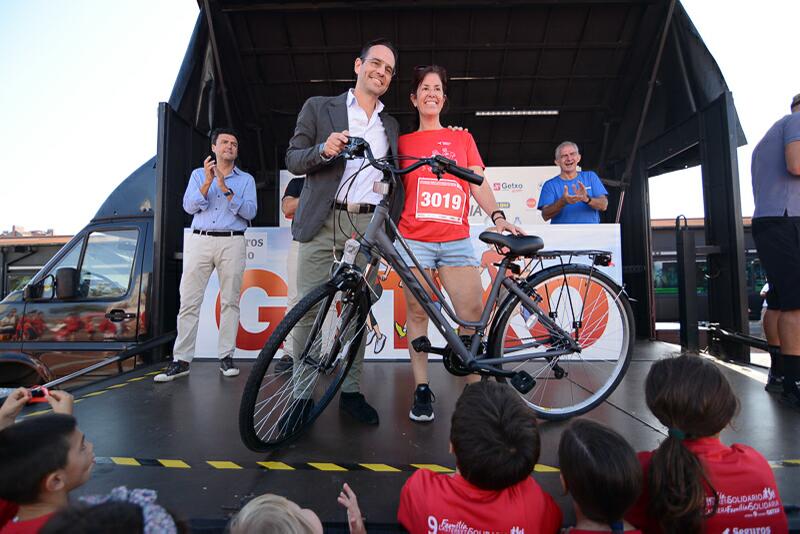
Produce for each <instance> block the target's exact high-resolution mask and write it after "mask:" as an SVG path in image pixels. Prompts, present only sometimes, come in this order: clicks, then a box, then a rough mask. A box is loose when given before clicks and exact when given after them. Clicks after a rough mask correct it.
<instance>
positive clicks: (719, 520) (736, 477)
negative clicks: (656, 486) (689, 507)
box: [625, 438, 789, 534]
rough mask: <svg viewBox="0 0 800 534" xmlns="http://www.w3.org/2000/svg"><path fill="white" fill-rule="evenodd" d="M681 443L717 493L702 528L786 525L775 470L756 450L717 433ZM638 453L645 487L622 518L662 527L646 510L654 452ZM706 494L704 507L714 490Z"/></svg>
mask: <svg viewBox="0 0 800 534" xmlns="http://www.w3.org/2000/svg"><path fill="white" fill-rule="evenodd" d="M684 445H685V446H686V447H687V448H688V449H689V450H690V451H691V452H692V453H694V454H695V455H696V456H697V457H698V458H699V459H700V463H701V464H702V465H703V468H704V469H705V472H706V475H707V476H708V478H709V480H710V482H711V485H712V486H714V489H716V490H717V494H718V495H719V504H718V506H717V512H716V513H715V514H714V515H712V516H711V517H708V518H706V520H705V528H704V530H703V531H704V532H706V533H714V534H716V533H722V532H724V531H725V530H726V529H730V530H729V532H734V531H735V529H738V530H739V531H744V530H743V529H753V530H748V531H747V532H760V531H759V530H758V529H759V528H764V529H767V530H764V532H770V533H771V534H780V533H783V532H788V531H789V525H788V521H787V519H786V514H785V513H784V511H783V504H782V503H781V498H780V496H779V495H778V486H777V484H776V483H775V475H774V474H773V473H772V469H770V467H769V464H768V463H767V461H766V460H765V459H764V457H763V456H761V454H759V453H758V451H756V450H755V449H753V448H751V447H748V446H747V445H741V444H738V443H734V444H733V445H731V446H730V447H728V446H726V445H725V444H723V443H722V442H721V441H720V440H719V439H716V438H701V439H695V440H689V441H685V442H684ZM638 456H639V462H641V464H642V472H643V473H644V480H643V482H644V486H643V487H644V490H643V491H642V496H641V497H640V498H639V501H638V502H637V503H636V504H635V505H634V506H633V508H631V509H630V511H629V512H628V514H627V515H626V517H625V519H627V520H628V522H629V523H631V524H633V525H636V526H637V527H639V528H641V529H642V531H643V532H645V533H657V532H661V529H660V528H659V527H658V521H656V520H655V519H654V518H651V517H649V516H648V514H647V505H648V502H649V498H650V496H649V490H648V487H647V484H648V480H647V479H648V477H647V474H648V470H649V469H650V461H651V459H652V457H653V453H652V452H640V453H639V455H638ZM706 495H707V496H706V511H707V512H710V511H711V508H712V506H713V494H712V493H711V491H710V490H707V494H706Z"/></svg>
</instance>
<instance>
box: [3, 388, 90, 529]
mask: <svg viewBox="0 0 800 534" xmlns="http://www.w3.org/2000/svg"><path fill="white" fill-rule="evenodd" d="M17 391H19V390H17ZM16 393H17V392H14V393H12V395H16ZM26 393H27V392H26ZM27 394H28V395H29V393H27ZM49 396H50V397H52V400H51V399H48V400H50V401H51V402H50V403H51V405H53V407H54V409H55V408H56V407H57V406H58V408H59V409H63V408H64V405H65V404H69V406H68V409H69V410H71V406H72V397H71V396H68V395H67V394H64V393H63V392H51V393H50V395H49ZM59 399H60V401H59ZM93 465H94V452H93V448H92V444H91V442H89V441H88V440H86V439H85V438H84V435H83V433H82V432H81V431H80V430H79V429H78V426H77V422H76V421H75V418H74V417H72V416H71V415H65V414H63V413H54V414H51V415H42V416H39V417H35V418H32V419H26V420H25V421H22V422H20V423H17V424H14V425H11V426H8V427H7V428H5V429H3V430H2V431H0V503H2V502H3V501H7V502H8V503H14V504H13V505H12V506H17V510H16V511H15V512H14V513H15V515H16V516H15V517H14V518H13V519H11V520H10V521H8V522H6V523H5V525H3V526H2V527H0V534H27V533H36V532H38V531H39V529H41V528H42V527H43V526H44V525H45V523H46V522H47V521H48V520H49V519H50V517H51V516H52V515H53V514H54V513H55V512H57V511H58V510H60V509H62V508H65V507H66V506H67V504H68V501H67V496H68V494H69V492H70V491H71V490H73V489H75V488H77V487H79V486H81V485H83V484H84V483H85V482H86V481H87V480H88V479H89V475H90V474H91V471H92V467H93Z"/></svg>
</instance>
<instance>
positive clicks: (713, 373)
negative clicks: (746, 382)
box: [645, 355, 739, 532]
mask: <svg viewBox="0 0 800 534" xmlns="http://www.w3.org/2000/svg"><path fill="white" fill-rule="evenodd" d="M645 398H646V400H647V407H648V408H650V411H651V412H653V415H655V416H656V418H657V419H658V420H659V421H661V424H663V425H664V426H666V427H667V428H668V429H669V435H668V436H667V438H666V439H665V440H664V441H663V442H662V443H661V445H660V446H659V447H658V449H656V451H655V452H654V454H653V458H652V460H651V463H650V470H649V477H648V478H649V489H650V504H649V509H648V511H649V513H650V514H651V515H652V516H653V517H655V518H656V519H657V520H658V521H659V524H660V525H661V527H662V529H663V530H664V531H665V532H701V531H702V529H703V521H704V519H705V517H706V513H705V511H706V492H707V489H706V488H708V490H710V492H711V494H712V495H713V506H712V509H711V512H710V513H709V515H713V514H714V513H716V511H717V505H718V503H719V496H718V494H717V491H716V490H715V489H714V487H713V486H712V485H711V482H710V481H709V479H708V476H706V473H705V471H704V469H703V465H702V464H701V463H700V460H699V459H698V458H697V456H695V455H694V454H693V453H692V452H691V451H689V449H687V448H686V447H685V446H684V444H683V440H684V439H697V438H703V437H708V436H714V435H716V434H718V433H719V432H721V431H722V429H723V428H725V427H726V426H727V425H728V423H730V422H731V419H733V417H734V416H735V415H736V413H737V411H738V410H739V399H737V398H736V395H735V394H734V392H733V389H732V388H731V385H730V383H728V380H727V379H726V378H725V375H723V374H722V372H721V371H720V370H719V369H718V368H717V366H716V365H715V364H714V363H712V362H711V361H709V360H706V359H705V358H703V357H700V356H686V355H684V356H679V357H677V358H668V359H665V360H661V361H658V362H656V363H655V364H653V366H652V367H651V368H650V372H649V373H648V374H647V380H646V382H645Z"/></svg>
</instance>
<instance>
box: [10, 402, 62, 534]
mask: <svg viewBox="0 0 800 534" xmlns="http://www.w3.org/2000/svg"><path fill="white" fill-rule="evenodd" d="M31 397H32V394H31V392H30V390H29V389H27V388H17V389H15V390H14V391H12V392H11V393H10V394H9V395H8V397H6V400H5V401H4V402H3V405H2V406H0V430H3V429H4V428H8V427H10V426H11V425H13V424H14V422H15V421H16V419H17V416H18V415H19V413H20V412H21V411H22V409H23V408H24V407H25V405H26V404H27V403H28V402H29V401H30V400H31ZM45 400H47V402H48V403H49V404H50V406H51V407H52V409H53V412H54V413H61V414H66V415H72V406H73V398H72V395H70V394H69V393H67V392H66V391H56V390H54V391H48V392H47V394H46V396H45ZM18 509H19V507H18V506H17V505H16V504H15V503H13V502H8V501H6V500H4V499H2V498H0V531H2V528H3V527H4V526H5V525H6V523H8V522H9V521H11V520H12V519H14V517H15V516H16V515H17V511H18Z"/></svg>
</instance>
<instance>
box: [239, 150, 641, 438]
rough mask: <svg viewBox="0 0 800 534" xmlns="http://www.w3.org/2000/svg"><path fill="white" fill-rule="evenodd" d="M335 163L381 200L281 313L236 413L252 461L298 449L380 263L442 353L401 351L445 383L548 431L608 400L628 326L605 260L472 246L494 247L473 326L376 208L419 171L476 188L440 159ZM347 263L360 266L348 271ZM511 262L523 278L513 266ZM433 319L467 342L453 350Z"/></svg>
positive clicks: (488, 235) (341, 364) (357, 331)
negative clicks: (287, 361)
mask: <svg viewBox="0 0 800 534" xmlns="http://www.w3.org/2000/svg"><path fill="white" fill-rule="evenodd" d="M343 157H347V158H365V159H366V161H367V162H368V163H369V164H370V165H372V166H374V167H375V168H377V169H379V170H381V171H382V173H383V179H382V180H381V181H379V182H376V183H375V186H374V190H375V192H377V193H379V194H382V195H383V200H382V201H381V202H380V203H379V204H378V205H377V206H376V209H375V212H374V214H373V216H372V219H371V221H370V223H369V226H368V227H367V230H366V231H365V232H364V234H363V235H361V236H360V237H359V238H358V239H354V238H351V239H348V240H347V242H346V244H345V247H344V254H343V255H342V258H341V261H339V262H338V264H336V266H335V268H334V270H333V273H332V276H331V278H330V280H329V281H328V282H327V283H325V284H323V285H321V286H318V287H317V288H315V289H313V290H312V291H311V292H310V293H309V294H308V295H306V296H305V297H304V298H303V299H302V300H301V301H300V302H299V303H297V304H296V305H295V307H294V308H292V310H291V311H290V312H289V313H288V314H287V315H286V316H285V317H284V319H283V320H282V321H281V322H280V324H279V325H278V326H277V327H276V329H275V331H274V333H273V334H272V336H271V337H270V338H269V340H268V341H267V343H266V344H265V346H264V348H263V350H262V351H261V353H260V354H259V356H258V358H257V360H256V362H255V364H254V366H253V368H252V370H251V372H250V376H249V378H248V380H247V384H246V386H245V388H244V392H243V394H242V400H241V405H240V409H239V432H240V435H241V438H242V440H243V442H244V443H245V445H246V446H247V447H248V448H250V449H251V450H254V451H260V452H263V451H267V450H270V449H272V448H275V447H278V446H280V445H282V444H284V443H286V442H288V441H290V440H292V439H294V438H296V437H298V436H299V435H301V434H302V433H303V432H304V431H305V430H306V429H308V428H309V427H310V426H311V424H312V423H313V422H314V420H315V419H316V418H317V417H319V415H320V414H321V413H322V411H323V410H324V409H325V407H326V406H327V405H328V403H330V401H331V400H332V398H333V396H334V395H335V394H336V392H337V391H338V389H339V387H340V386H341V384H342V381H343V380H344V377H345V375H346V374H347V372H348V370H349V369H350V366H351V364H352V362H353V358H354V357H355V354H356V351H357V350H358V349H359V346H360V345H362V344H363V343H364V341H365V331H366V330H367V328H368V327H367V323H368V321H367V318H368V315H369V312H370V309H371V307H372V304H373V300H376V299H373V297H374V296H376V295H375V290H374V288H373V286H372V284H371V283H369V282H368V279H369V277H370V274H372V273H373V272H374V271H375V269H377V265H378V262H379V260H380V259H381V257H382V258H383V259H384V261H385V262H388V264H389V265H390V266H391V268H393V269H395V271H396V272H397V274H398V276H399V277H400V279H401V280H402V282H403V284H405V285H406V287H408V289H409V290H410V291H411V293H412V294H413V295H414V297H415V298H416V299H417V300H418V301H419V302H420V304H421V305H422V307H423V308H424V309H425V311H426V313H427V315H428V317H429V318H430V320H431V323H432V324H433V325H434V327H435V328H436V329H437V330H438V331H439V332H440V333H441V335H442V336H443V337H444V339H445V340H446V342H447V346H446V347H432V346H431V343H430V340H429V339H428V338H427V337H425V336H423V337H421V338H418V339H415V340H412V342H411V343H412V346H413V347H414V349H415V350H417V351H421V352H429V353H435V354H440V355H442V360H443V362H444V365H445V368H446V369H447V370H448V371H449V372H450V373H452V374H454V375H467V374H471V373H478V374H480V375H481V376H482V377H484V378H489V377H494V378H495V379H496V380H498V381H501V382H508V383H509V384H510V386H511V387H514V388H515V389H516V390H517V392H518V393H519V394H520V395H521V396H522V398H523V399H524V400H525V402H526V403H527V405H528V406H529V407H530V408H531V409H532V410H533V411H534V412H535V413H536V414H537V416H539V417H541V418H543V419H551V420H559V419H566V418H568V417H572V416H574V415H579V414H582V413H585V412H587V411H589V410H591V409H593V408H594V407H596V406H597V405H599V404H600V403H601V402H603V401H604V400H605V399H606V398H607V397H608V396H609V395H610V394H611V393H612V392H613V391H614V389H615V388H616V387H617V385H618V384H619V383H620V381H621V380H622V377H623V376H624V374H625V372H626V370H627V368H628V365H629V363H630V359H631V354H632V349H633V339H634V324H633V320H632V315H633V314H632V311H631V306H630V303H629V301H628V298H627V295H626V294H625V292H624V291H623V289H622V288H621V287H619V286H618V285H617V284H616V283H615V282H614V281H612V280H611V279H610V278H609V277H608V276H606V275H605V274H603V273H602V272H600V271H599V270H597V269H596V268H595V266H596V265H608V264H609V263H610V261H611V255H610V253H608V252H605V251H601V250H582V251H577V250H566V251H559V250H552V251H544V250H542V249H543V248H544V243H543V241H542V239H541V238H539V237H537V236H513V235H504V234H498V233H494V232H483V233H481V234H480V240H481V241H483V242H485V243H488V244H491V245H494V246H495V247H496V248H497V250H498V252H500V253H501V254H503V259H502V260H501V261H500V263H499V264H496V265H497V268H498V272H497V275H496V276H495V279H494V281H493V282H492V285H491V290H490V292H489V296H488V299H487V302H486V306H485V308H484V310H483V312H482V314H481V317H480V319H479V320H478V321H474V322H470V321H464V320H461V319H460V318H459V317H457V316H456V314H455V312H454V311H453V310H452V309H451V307H450V305H449V303H448V302H447V300H446V299H445V297H444V295H443V294H442V292H441V290H440V289H439V288H438V287H437V286H436V284H434V282H433V281H432V280H431V278H430V276H429V274H428V273H427V272H426V271H425V270H424V269H421V268H420V265H419V262H418V261H417V259H416V258H415V257H414V255H413V254H412V253H411V250H410V249H409V247H408V245H407V244H406V242H405V240H404V239H403V238H402V236H401V235H400V234H399V232H398V231H397V227H396V225H395V224H394V222H393V221H392V220H391V218H390V217H389V215H388V214H389V209H388V200H387V199H388V198H390V197H391V195H390V192H391V188H392V187H393V186H396V184H397V177H398V176H402V175H404V174H407V173H409V172H412V171H413V170H415V169H417V168H419V167H421V166H423V165H427V166H429V167H430V168H431V170H432V172H433V173H434V174H435V175H436V176H437V177H439V178H441V176H442V175H443V174H445V173H449V174H451V175H454V176H457V177H459V178H462V179H464V180H466V181H467V182H470V183H475V184H478V185H480V184H481V183H482V180H483V178H482V177H480V176H478V175H477V174H475V173H473V172H471V171H470V170H468V169H465V168H463V167H459V166H458V165H456V164H455V162H453V161H451V160H448V159H447V158H444V157H442V156H434V157H430V158H406V159H408V160H412V161H414V162H413V163H412V164H410V165H409V166H408V167H405V168H403V169H398V168H396V167H394V166H393V165H392V164H391V163H390V161H391V158H382V159H380V160H376V159H375V158H374V157H373V155H372V151H371V150H370V147H369V145H368V143H367V142H366V141H364V140H363V139H360V138H355V137H351V138H350V141H349V143H348V145H347V147H346V148H345V150H344V152H343ZM362 168H363V165H362ZM387 228H388V231H387ZM395 240H396V241H395ZM395 242H397V243H399V244H400V246H402V247H403V248H404V249H405V251H406V252H407V253H408V254H409V256H410V257H411V258H412V261H413V262H414V265H415V266H416V268H417V269H418V270H419V272H420V273H421V275H422V277H423V279H424V281H425V283H426V284H427V285H428V286H429V287H430V288H432V291H433V293H434V294H435V295H436V297H437V299H438V304H439V306H437V305H435V304H434V302H433V300H432V299H431V298H430V297H429V296H428V293H427V292H426V291H425V290H424V289H423V286H422V285H421V284H420V282H419V281H418V280H417V278H416V277H415V276H414V275H413V273H412V272H411V269H410V268H409V267H408V266H406V264H405V262H403V260H402V259H401V258H400V256H399V254H398V252H397V249H396V248H395V244H394V243H395ZM359 255H360V256H359ZM576 255H584V256H588V257H589V258H590V259H591V260H592V261H591V265H588V266H587V265H579V264H573V263H570V262H571V259H572V257H573V256H576ZM357 257H360V258H363V261H359V262H357V261H356V259H357ZM565 257H568V261H567V262H565V261H564V258H565ZM552 258H557V259H558V260H559V263H558V264H557V265H555V266H552V267H549V268H543V262H544V260H545V259H552ZM520 259H521V260H522V261H523V262H526V263H525V265H524V266H521V265H520V264H519V263H517V262H518V261H520ZM361 264H363V265H364V267H361V266H360V265H361ZM509 272H510V273H511V274H510V275H509V274H508V273H509ZM501 294H502V297H501ZM498 301H500V304H499V305H498V306H497V309H496V310H495V305H496V303H497V302H498ZM440 307H441V310H442V311H440ZM306 314H311V315H309V317H313V326H312V327H311V334H310V335H309V337H308V339H307V341H306V343H305V346H304V349H303V351H302V352H301V353H300V354H299V355H295V360H294V362H295V364H294V365H293V369H292V370H289V371H282V372H280V371H276V370H275V366H274V365H272V362H273V361H278V360H280V353H281V346H282V344H283V342H284V340H285V339H286V337H287V336H288V334H289V332H290V331H291V330H292V328H293V327H294V326H295V324H297V322H298V321H299V320H300V319H301V318H302V317H304V316H305V315H306ZM444 314H446V315H447V316H449V317H450V318H451V319H452V320H453V321H454V322H455V323H456V324H458V325H460V326H462V327H465V328H470V329H474V330H475V333H474V334H472V335H469V336H463V338H462V337H461V336H459V335H458V334H457V333H456V332H455V331H454V329H453V328H452V327H451V326H450V324H449V323H448V321H447V319H446V318H445V316H444ZM487 328H488V329H489V330H488V335H487ZM484 340H485V341H484Z"/></svg>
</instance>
